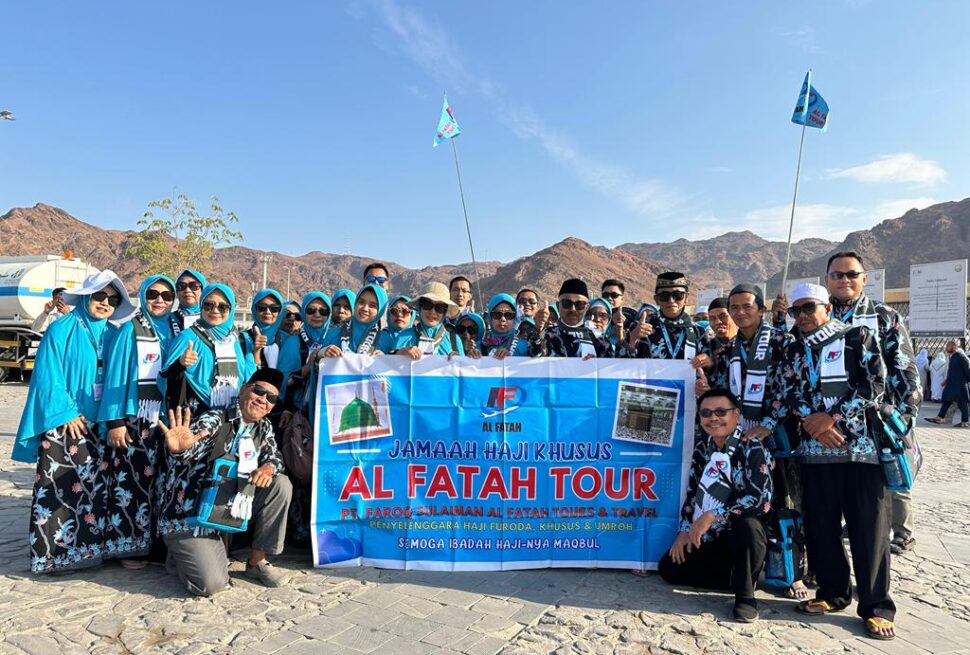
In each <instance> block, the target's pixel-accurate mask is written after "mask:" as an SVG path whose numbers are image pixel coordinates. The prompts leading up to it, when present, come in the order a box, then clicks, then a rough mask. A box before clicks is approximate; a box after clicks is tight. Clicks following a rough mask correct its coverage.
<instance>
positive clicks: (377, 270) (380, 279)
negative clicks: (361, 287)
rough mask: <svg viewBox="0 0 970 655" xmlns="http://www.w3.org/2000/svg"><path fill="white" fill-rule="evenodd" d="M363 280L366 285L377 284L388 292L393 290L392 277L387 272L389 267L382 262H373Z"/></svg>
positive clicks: (368, 266) (365, 272)
mask: <svg viewBox="0 0 970 655" xmlns="http://www.w3.org/2000/svg"><path fill="white" fill-rule="evenodd" d="M361 280H362V281H363V283H364V284H365V285H367V284H376V285H377V286H379V287H381V288H382V289H384V291H388V290H390V288H391V275H390V273H388V272H387V266H386V265H385V264H382V263H380V262H373V263H370V264H368V265H367V268H365V269H364V275H363V276H362V278H361Z"/></svg>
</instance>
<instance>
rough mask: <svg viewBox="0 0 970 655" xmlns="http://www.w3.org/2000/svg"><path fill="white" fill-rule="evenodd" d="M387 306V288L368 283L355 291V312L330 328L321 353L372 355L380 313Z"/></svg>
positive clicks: (379, 325) (330, 354)
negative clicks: (348, 318) (338, 324)
mask: <svg viewBox="0 0 970 655" xmlns="http://www.w3.org/2000/svg"><path fill="white" fill-rule="evenodd" d="M386 308H387V291H384V288H383V287H381V286H380V285H377V284H368V285H367V286H365V287H364V288H362V289H361V290H360V291H359V292H357V296H356V298H355V302H354V313H353V315H352V316H351V318H350V320H349V321H346V322H344V323H342V324H341V325H340V326H339V327H338V326H334V327H337V329H335V330H331V331H330V334H329V335H328V336H327V346H326V347H325V348H324V349H323V356H324V357H340V356H341V355H343V354H344V353H357V354H358V355H372V354H374V351H375V350H377V337H378V335H379V334H380V333H381V317H382V316H384V310H385V309H386Z"/></svg>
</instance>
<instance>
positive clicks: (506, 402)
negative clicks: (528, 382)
mask: <svg viewBox="0 0 970 655" xmlns="http://www.w3.org/2000/svg"><path fill="white" fill-rule="evenodd" d="M524 400H525V392H524V391H522V389H521V387H492V388H491V390H490V391H489V392H488V402H487V403H486V404H485V406H486V407H487V408H489V409H491V410H492V411H490V412H489V411H484V412H482V418H493V417H495V416H503V415H505V414H509V413H511V412H514V411H515V410H517V409H518V408H519V407H521V406H522V404H521V403H522V401H524Z"/></svg>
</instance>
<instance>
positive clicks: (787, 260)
mask: <svg viewBox="0 0 970 655" xmlns="http://www.w3.org/2000/svg"><path fill="white" fill-rule="evenodd" d="M809 90H811V87H809ZM805 102H806V104H807V102H808V100H807V96H806V101H805ZM805 127H806V126H805V125H802V138H801V140H800V141H799V143H798V164H797V165H796V166H795V192H794V193H793V194H792V198H791V218H790V219H789V220H788V250H787V252H786V253H785V272H784V274H783V275H782V277H781V293H785V286H786V285H787V284H788V264H789V263H790V262H791V237H792V231H793V230H794V228H795V202H796V201H797V200H798V178H799V177H800V176H801V172H802V149H803V148H804V147H805Z"/></svg>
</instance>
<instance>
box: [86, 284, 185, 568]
mask: <svg viewBox="0 0 970 655" xmlns="http://www.w3.org/2000/svg"><path fill="white" fill-rule="evenodd" d="M138 296H139V297H140V298H141V307H140V308H139V309H138V311H136V312H135V315H134V317H133V318H132V319H131V320H130V321H128V322H127V323H124V324H122V326H121V327H120V328H119V329H118V334H117V336H116V337H115V338H114V339H113V341H112V343H111V345H110V347H109V349H108V356H107V360H106V365H105V366H106V369H105V381H104V396H103V397H102V399H101V408H100V410H99V412H98V421H100V422H102V423H104V424H105V426H106V427H107V428H108V439H107V441H108V445H109V446H111V449H110V451H109V452H108V455H109V456H108V457H107V458H106V460H105V461H107V462H109V468H108V472H109V475H110V476H111V486H110V488H109V490H108V515H109V516H118V517H120V518H121V520H120V521H114V520H112V521H109V522H108V525H107V528H106V532H105V547H106V551H107V552H106V555H110V556H112V557H120V558H122V559H121V564H122V566H125V567H126V568H142V567H143V566H145V561H144V560H139V559H132V558H135V557H141V556H144V555H147V554H148V552H149V550H150V549H151V544H152V537H153V534H152V532H153V526H154V524H155V521H154V518H155V515H154V511H155V493H154V492H155V475H156V473H157V471H158V470H159V460H160V457H161V448H160V446H161V444H160V443H159V433H158V432H157V431H156V430H155V427H156V425H157V424H158V418H159V416H164V413H165V410H166V408H165V403H164V397H165V396H164V391H163V389H161V388H159V386H158V383H159V380H161V382H162V383H164V382H165V378H159V377H158V373H159V369H160V368H161V364H162V359H163V358H164V357H165V354H166V352H167V351H168V345H169V344H170V343H171V342H172V340H173V338H174V337H173V333H172V325H171V322H170V321H169V319H170V318H171V315H172V306H173V305H174V304H175V283H174V282H173V281H172V280H171V278H168V277H166V276H164V275H152V276H150V277H148V278H146V279H145V281H144V282H142V283H141V287H140V288H139V290H138Z"/></svg>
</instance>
